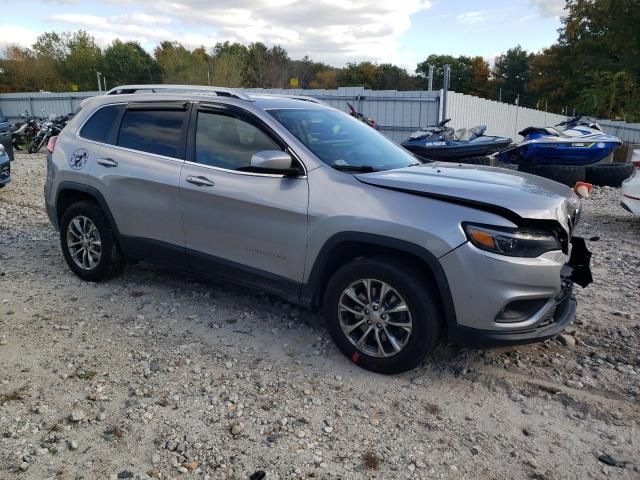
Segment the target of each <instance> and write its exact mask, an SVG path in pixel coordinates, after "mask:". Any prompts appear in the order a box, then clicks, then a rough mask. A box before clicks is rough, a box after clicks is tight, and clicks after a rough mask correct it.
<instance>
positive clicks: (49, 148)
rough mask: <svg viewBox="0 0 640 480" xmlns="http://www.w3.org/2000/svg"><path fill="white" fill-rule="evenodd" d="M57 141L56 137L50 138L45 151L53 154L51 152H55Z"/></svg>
mask: <svg viewBox="0 0 640 480" xmlns="http://www.w3.org/2000/svg"><path fill="white" fill-rule="evenodd" d="M57 141H58V137H57V136H55V137H51V138H50V139H49V143H47V151H48V152H49V153H53V151H54V150H55V148H56V142H57Z"/></svg>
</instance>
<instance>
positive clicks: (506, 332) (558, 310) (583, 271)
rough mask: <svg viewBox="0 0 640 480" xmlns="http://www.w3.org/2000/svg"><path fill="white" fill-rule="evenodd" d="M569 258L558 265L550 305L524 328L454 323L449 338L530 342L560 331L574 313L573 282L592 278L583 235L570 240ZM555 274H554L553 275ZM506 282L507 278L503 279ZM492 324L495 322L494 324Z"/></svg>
mask: <svg viewBox="0 0 640 480" xmlns="http://www.w3.org/2000/svg"><path fill="white" fill-rule="evenodd" d="M571 245H572V248H571V255H570V259H569V262H568V263H566V264H565V265H563V266H562V268H561V273H560V277H561V290H560V292H559V293H558V294H557V295H556V296H555V297H554V298H553V302H550V303H551V305H547V306H545V310H544V315H543V316H541V317H540V318H537V319H536V321H535V323H532V324H530V325H528V326H527V327H526V328H513V329H503V330H498V329H493V330H489V329H482V328H475V327H471V326H466V325H460V324H456V325H455V326H450V327H449V339H450V340H451V342H452V343H454V344H456V345H460V346H468V347H476V348H482V347H492V346H493V347H495V346H506V345H519V344H526V343H534V342H540V341H543V340H546V339H548V338H551V337H554V336H555V335H557V334H558V333H560V332H561V331H562V330H563V329H564V328H565V327H566V326H567V325H568V324H569V323H571V321H572V320H573V319H574V318H575V314H576V300H575V297H574V296H573V285H574V284H577V285H580V286H581V287H586V286H587V285H589V284H590V283H591V282H592V281H593V278H592V275H591V269H590V263H591V252H589V250H588V249H587V246H586V242H585V240H584V239H583V238H580V237H574V238H572V240H571ZM556 278H557V277H556ZM505 281H507V282H508V279H505ZM494 325H495V324H494Z"/></svg>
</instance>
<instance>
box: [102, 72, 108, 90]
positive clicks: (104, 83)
mask: <svg viewBox="0 0 640 480" xmlns="http://www.w3.org/2000/svg"><path fill="white" fill-rule="evenodd" d="M102 84H103V85H104V91H105V92H106V91H107V77H105V76H104V75H102Z"/></svg>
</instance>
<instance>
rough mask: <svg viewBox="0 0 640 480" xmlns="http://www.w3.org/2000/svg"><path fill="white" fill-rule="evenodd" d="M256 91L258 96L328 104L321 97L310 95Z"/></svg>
mask: <svg viewBox="0 0 640 480" xmlns="http://www.w3.org/2000/svg"><path fill="white" fill-rule="evenodd" d="M254 93H255V94H256V96H264V97H278V98H291V99H292V100H302V101H303V102H311V103H318V104H320V105H327V104H326V103H325V102H323V101H322V100H320V99H319V98H315V97H310V96H308V95H289V94H287V93H262V92H254Z"/></svg>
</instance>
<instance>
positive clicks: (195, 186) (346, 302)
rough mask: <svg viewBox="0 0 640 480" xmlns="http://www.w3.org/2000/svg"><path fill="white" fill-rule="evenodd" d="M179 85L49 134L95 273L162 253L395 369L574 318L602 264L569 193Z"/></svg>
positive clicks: (304, 115)
mask: <svg viewBox="0 0 640 480" xmlns="http://www.w3.org/2000/svg"><path fill="white" fill-rule="evenodd" d="M170 88H171V90H168V87H167V86H127V87H119V88H117V89H114V91H112V92H109V93H110V94H108V95H104V96H100V97H94V98H92V99H91V100H89V101H88V102H86V103H85V105H84V106H83V108H82V110H81V111H80V112H79V113H78V114H77V115H76V116H75V118H73V120H71V121H70V122H69V124H68V126H67V127H66V128H65V129H64V131H63V132H62V133H61V134H60V136H59V137H58V138H57V141H56V142H55V143H54V142H53V141H52V142H50V145H49V148H50V150H51V154H50V155H49V160H48V163H47V165H48V174H47V181H46V186H45V199H46V206H47V211H48V214H49V217H50V219H51V222H52V223H53V224H54V225H55V226H56V227H58V229H59V231H60V243H61V246H62V251H63V254H64V256H65V259H66V261H67V263H68V264H69V267H70V268H71V270H73V272H74V273H76V275H78V276H79V277H80V278H82V279H85V280H88V281H101V280H105V279H108V278H110V277H112V276H113V275H115V274H117V273H120V272H121V271H122V269H123V267H124V265H125V264H126V263H133V262H135V261H137V260H147V261H152V262H162V263H166V264H171V265H174V266H178V267H185V268H187V269H190V270H194V271H197V272H200V273H202V274H205V275H212V276H216V277H222V278H225V279H228V280H230V281H233V282H238V283H241V284H244V285H249V286H253V287H257V288H260V289H263V290H267V291H270V292H272V293H275V294H277V295H280V296H282V297H284V298H285V299H287V300H289V301H291V302H294V303H297V304H299V305H304V306H307V307H310V308H314V309H319V308H321V309H322V311H323V312H324V316H325V319H326V323H327V327H328V329H329V332H330V334H331V336H332V338H333V340H334V341H335V343H336V344H337V346H338V348H339V349H340V350H341V351H342V352H343V353H344V354H345V355H346V356H347V357H348V358H349V359H351V361H353V362H354V363H356V364H358V365H360V366H362V367H364V368H367V369H370V370H374V371H378V372H384V373H394V372H401V371H404V370H408V369H410V368H413V367H415V366H416V365H417V364H418V363H419V362H420V361H421V360H422V359H423V358H424V357H425V355H426V354H427V353H428V352H429V351H430V350H432V349H433V347H434V346H435V345H436V342H437V341H438V340H439V339H440V338H441V337H442V336H443V333H445V332H446V336H448V338H449V339H450V340H451V341H452V342H454V343H457V344H464V345H473V346H487V345H501V344H514V343H527V342H532V341H538V340H543V339H546V338H549V337H551V336H553V335H555V334H557V333H558V332H560V331H561V330H562V329H563V328H564V326H565V325H567V324H568V323H569V322H570V321H571V320H572V318H573V317H574V315H575V308H576V303H575V300H574V299H573V297H572V285H573V283H574V282H575V283H579V284H581V285H583V286H584V285H586V284H587V283H588V282H589V281H590V272H589V257H590V254H589V252H588V250H587V249H586V246H585V242H584V240H582V239H579V238H576V237H574V238H572V236H571V233H572V231H573V228H574V227H575V224H576V221H577V219H578V214H579V207H580V205H579V202H578V200H577V198H576V197H575V195H574V194H573V193H572V191H571V190H570V189H569V188H567V187H565V186H563V185H561V184H559V183H555V182H552V181H548V180H545V179H542V178H539V177H535V176H532V175H528V174H524V173H518V172H514V171H511V170H502V169H496V168H489V167H478V166H471V165H456V164H445V163H425V162H423V161H421V160H419V159H417V158H416V157H415V156H413V155H412V154H410V153H409V152H407V151H406V150H404V149H402V148H401V147H399V146H397V145H396V144H395V143H393V142H391V141H389V140H387V139H386V138H385V137H384V136H382V135H381V134H379V133H378V132H376V131H375V130H374V129H372V128H371V127H369V126H367V125H365V124H364V123H362V122H359V121H357V120H356V119H354V118H352V117H350V116H349V115H347V114H346V113H343V112H340V111H338V110H336V109H333V108H330V107H328V106H326V105H323V104H321V103H317V102H314V101H310V99H305V98H300V97H296V98H293V97H291V98H287V97H286V96H275V95H262V94H256V95H253V94H252V95H250V96H249V95H247V94H243V93H241V92H239V91H233V90H225V89H216V88H199V89H196V88H193V87H188V88H187V87H177V86H174V87H170ZM141 89H144V90H145V91H146V93H140V90H141Z"/></svg>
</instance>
